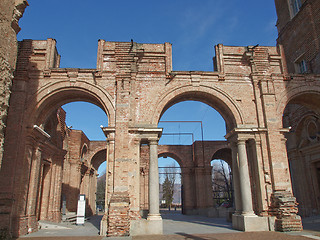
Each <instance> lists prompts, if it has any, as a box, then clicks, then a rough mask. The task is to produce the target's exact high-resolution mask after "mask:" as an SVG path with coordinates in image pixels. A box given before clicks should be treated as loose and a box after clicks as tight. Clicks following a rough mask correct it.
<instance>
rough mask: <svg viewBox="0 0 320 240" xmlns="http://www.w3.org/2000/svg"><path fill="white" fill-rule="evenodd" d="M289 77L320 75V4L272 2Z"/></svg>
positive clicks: (300, 0)
mask: <svg viewBox="0 0 320 240" xmlns="http://www.w3.org/2000/svg"><path fill="white" fill-rule="evenodd" d="M275 4H276V9H277V15H278V21H277V28H278V32H279V36H278V40H277V41H278V43H279V44H281V45H283V47H284V52H285V56H286V60H287V66H288V71H289V73H320V53H319V46H320V45H319V40H320V39H319V37H320V24H319V21H320V14H319V8H320V1H318V0H275Z"/></svg>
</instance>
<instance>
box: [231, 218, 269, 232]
mask: <svg viewBox="0 0 320 240" xmlns="http://www.w3.org/2000/svg"><path fill="white" fill-rule="evenodd" d="M232 228H234V229H237V230H241V231H244V232H255V231H272V229H270V227H269V217H260V216H257V215H254V214H249V215H242V214H240V215H239V214H233V215H232Z"/></svg>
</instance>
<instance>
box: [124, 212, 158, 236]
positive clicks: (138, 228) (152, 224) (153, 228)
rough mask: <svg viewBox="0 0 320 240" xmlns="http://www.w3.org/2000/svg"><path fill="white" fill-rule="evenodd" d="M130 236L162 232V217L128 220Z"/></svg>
mask: <svg viewBox="0 0 320 240" xmlns="http://www.w3.org/2000/svg"><path fill="white" fill-rule="evenodd" d="M130 224H131V228H130V236H138V235H155V234H160V235H161V234H163V223H162V218H161V216H160V218H159V217H158V218H157V219H155V218H153V220H149V219H139V220H132V221H131V222H130Z"/></svg>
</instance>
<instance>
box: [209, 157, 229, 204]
mask: <svg viewBox="0 0 320 240" xmlns="http://www.w3.org/2000/svg"><path fill="white" fill-rule="evenodd" d="M231 177H232V176H231V169H230V166H229V165H228V164H227V163H226V162H225V161H223V160H217V161H214V163H213V164H212V188H213V195H214V198H215V199H216V203H217V204H218V205H220V204H221V203H222V202H228V203H229V205H230V206H232V202H233V194H232V178H231Z"/></svg>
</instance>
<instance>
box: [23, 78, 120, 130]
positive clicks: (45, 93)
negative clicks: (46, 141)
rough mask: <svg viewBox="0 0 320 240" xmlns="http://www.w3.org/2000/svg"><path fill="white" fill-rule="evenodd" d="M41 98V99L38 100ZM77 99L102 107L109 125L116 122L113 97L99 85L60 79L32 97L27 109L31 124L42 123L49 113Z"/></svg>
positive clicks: (28, 120)
mask: <svg viewBox="0 0 320 240" xmlns="http://www.w3.org/2000/svg"><path fill="white" fill-rule="evenodd" d="M38 99H39V100H38ZM75 101H84V102H89V103H92V104H95V105H96V106H98V107H100V108H101V109H102V110H103V111H104V112H105V113H106V115H107V117H108V121H109V125H112V124H114V118H115V111H114V106H113V103H112V98H111V96H110V95H109V94H108V92H106V91H105V90H103V89H102V88H101V87H99V86H93V85H91V84H89V83H87V82H85V81H84V82H77V83H74V84H72V85H70V81H58V82H55V81H54V83H53V84H51V85H50V86H45V87H43V88H41V89H39V90H38V91H37V93H35V94H34V95H33V96H31V97H30V102H31V104H30V106H29V107H28V109H27V110H26V112H27V114H26V115H27V116H32V117H31V118H30V117H28V119H27V122H29V124H37V125H41V124H42V123H43V122H45V120H46V118H47V117H48V115H49V114H50V113H51V112H52V111H53V110H55V109H57V108H58V107H60V106H62V105H64V104H66V103H70V102H75Z"/></svg>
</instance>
